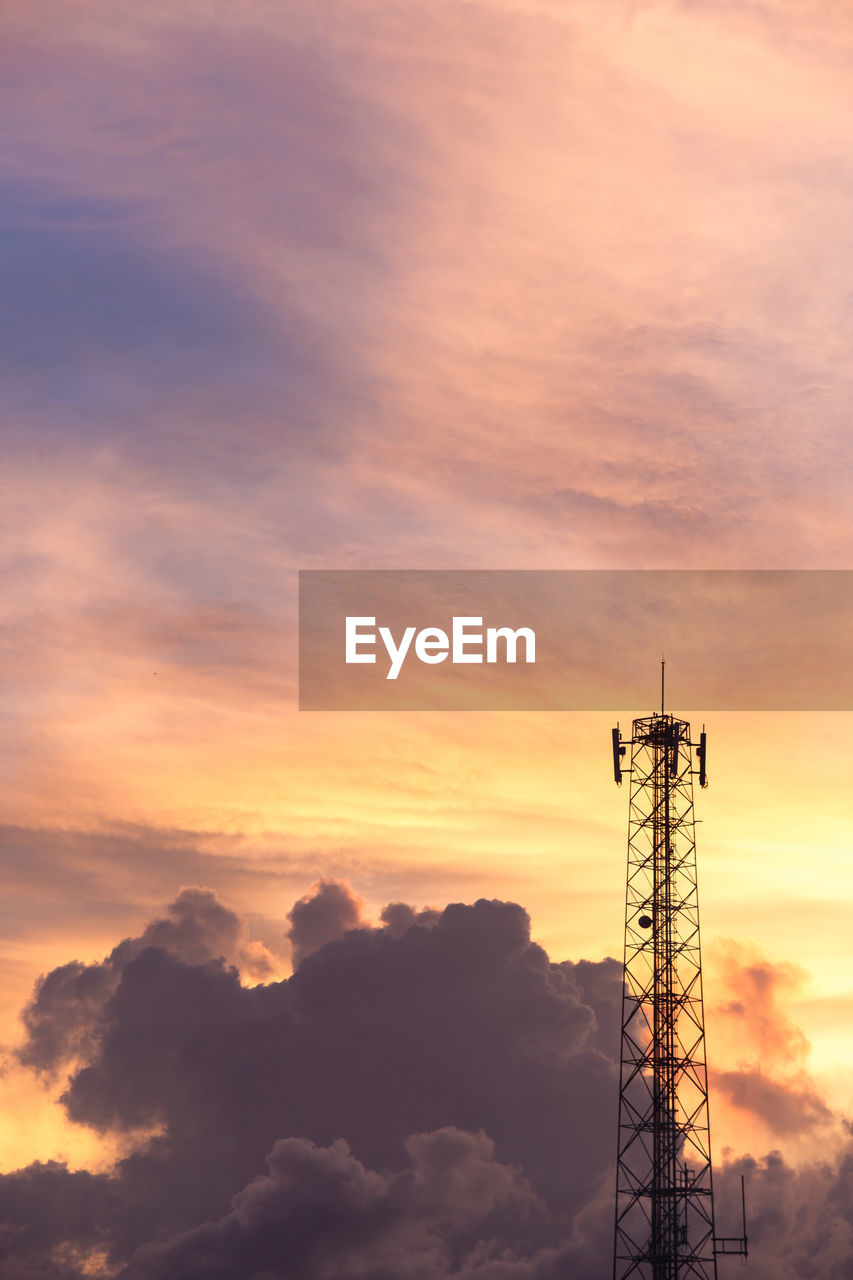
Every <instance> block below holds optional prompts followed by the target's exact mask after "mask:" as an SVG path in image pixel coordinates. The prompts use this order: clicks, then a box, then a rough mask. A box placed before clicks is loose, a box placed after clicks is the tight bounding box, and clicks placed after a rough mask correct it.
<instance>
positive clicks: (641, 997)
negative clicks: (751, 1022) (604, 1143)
mask: <svg viewBox="0 0 853 1280" xmlns="http://www.w3.org/2000/svg"><path fill="white" fill-rule="evenodd" d="M661 706H662V707H663V698H662V699H661ZM627 745H628V744H627V743H626V744H625V745H622V738H621V735H620V733H619V730H618V728H617V729H614V730H613V763H614V772H615V776H616V781H617V782H620V783H621V781H622V774H623V772H627V773H629V774H630V803H629V817H628V882H627V895H626V901H625V975H624V987H623V997H622V1052H621V1076H620V1089H619V1138H618V1156H617V1175H616V1223H615V1240H614V1251H613V1280H628V1277H634V1280H686V1278H687V1277H698V1278H699V1280H716V1277H717V1255H718V1254H721V1253H739V1254H743V1255H744V1256H745V1255H746V1243H747V1242H746V1225H745V1222H744V1234H743V1236H742V1237H728V1238H720V1237H718V1236H717V1235H716V1232H715V1226H714V1192H713V1178H712V1170H711V1134H710V1124H709V1118H708V1076H707V1065H706V1058H705V1020H704V1013H703V1003H702V962H701V954H700V947H699V899H698V892H697V880H696V840H695V828H694V810H693V777H694V773H697V774H698V776H699V781H700V784H701V785H702V786H705V785H707V784H706V775H705V754H706V738H705V734H704V732H703V733H702V734H701V736H700V740H699V742H698V743H694V742H692V741H691V738H690V725H689V724H688V723H687V722H686V721H684V720H679V719H677V718H676V717H675V716H672V715H667V714H665V713H664V711H663V710H661V712H660V714H654V715H651V716H648V717H646V718H644V719H639V720H635V721H634V722H633V729H632V734H631V739H630V747H631V757H630V760H631V764H630V769H625V770H623V769H622V757H623V756H624V755H625V753H626V749H627ZM694 757H695V762H696V767H695V768H694Z"/></svg>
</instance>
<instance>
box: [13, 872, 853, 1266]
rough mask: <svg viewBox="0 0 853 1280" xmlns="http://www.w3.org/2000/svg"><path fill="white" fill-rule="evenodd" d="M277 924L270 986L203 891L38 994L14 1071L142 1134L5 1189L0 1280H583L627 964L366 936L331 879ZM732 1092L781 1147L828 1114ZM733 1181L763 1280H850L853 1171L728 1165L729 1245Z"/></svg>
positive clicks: (112, 1128)
mask: <svg viewBox="0 0 853 1280" xmlns="http://www.w3.org/2000/svg"><path fill="white" fill-rule="evenodd" d="M289 920H290V931H291V936H292V939H293V941H294V944H295V947H296V949H297V952H298V955H299V965H298V968H297V969H296V970H295V972H294V974H293V976H292V977H291V978H289V979H287V980H286V981H282V982H271V983H267V984H265V985H258V986H254V987H247V986H244V985H241V982H240V980H239V974H238V971H237V969H236V968H235V967H234V966H233V965H232V964H229V963H228V956H233V955H234V954H235V952H239V950H240V948H241V947H242V946H244V945H245V934H244V932H243V930H242V928H241V926H240V922H239V920H238V919H237V918H236V916H234V914H233V913H232V912H230V911H229V910H228V909H227V908H225V907H224V906H223V905H222V904H221V903H220V902H218V901H217V900H216V898H215V897H213V895H211V894H210V893H207V892H205V891H203V890H199V889H192V890H185V891H184V892H183V893H182V894H181V896H180V897H179V899H178V900H177V902H176V903H174V904H173V905H172V907H171V908H170V909H169V911H168V912H167V913H166V914H165V915H164V916H163V917H162V918H161V919H158V920H155V921H154V922H153V923H152V924H151V925H149V926H148V927H147V928H146V929H145V930H144V931H143V932H142V933H141V934H140V936H139V937H138V938H134V939H128V940H126V941H125V942H123V943H121V944H120V945H119V946H118V947H116V948H115V949H114V951H113V952H112V953H111V954H110V956H109V957H107V959H106V960H105V961H103V962H102V964H101V965H88V966H86V965H80V964H69V965H65V966H62V967H61V968H59V969H57V970H55V971H54V972H53V973H51V974H48V975H47V976H46V977H45V978H44V979H42V981H41V982H40V984H39V986H38V988H37V991H36V993H35V996H34V999H33V1001H32V1003H31V1005H30V1006H29V1008H28V1010H27V1016H26V1026H27V1031H28V1040H27V1043H26V1045H25V1047H24V1049H23V1050H22V1057H23V1058H24V1060H25V1061H27V1062H29V1063H31V1064H33V1065H35V1066H38V1067H42V1068H45V1067H50V1068H52V1069H54V1070H57V1069H59V1068H61V1067H64V1068H65V1070H66V1071H68V1072H69V1076H68V1082H67V1087H66V1089H65V1092H64V1095H63V1103H64V1105H65V1107H66V1109H67V1111H68V1114H69V1116H70V1117H71V1118H72V1119H73V1120H76V1121H77V1122H78V1123H80V1124H84V1125H87V1126H90V1127H92V1128H94V1129H95V1130H98V1131H100V1132H105V1133H107V1132H109V1133H114V1134H128V1135H130V1136H131V1137H132V1136H133V1135H134V1133H136V1134H138V1133H139V1132H143V1133H146V1132H147V1133H148V1134H149V1135H152V1134H153V1136H148V1137H147V1138H145V1139H144V1140H142V1139H140V1138H138V1137H137V1138H136V1143H137V1145H136V1148H135V1149H134V1150H133V1151H132V1153H131V1154H129V1155H127V1156H125V1157H124V1158H123V1159H121V1160H119V1162H118V1163H117V1165H116V1167H115V1169H114V1170H113V1172H112V1173H111V1174H99V1175H91V1174H74V1173H70V1172H69V1171H68V1170H67V1169H65V1168H64V1166H61V1165H49V1166H44V1165H34V1166H32V1167H31V1168H29V1169H25V1170H20V1171H18V1172H17V1173H11V1174H7V1175H5V1176H3V1177H0V1224H2V1226H0V1280H29V1278H30V1276H31V1275H32V1276H33V1277H34V1276H36V1275H50V1276H51V1277H61V1280H82V1277H83V1276H84V1275H85V1274H91V1273H92V1272H93V1270H95V1269H96V1266H95V1264H96V1263H98V1264H100V1263H101V1262H106V1263H108V1265H109V1268H110V1273H111V1274H116V1275H119V1276H121V1277H122V1280H179V1278H180V1280H445V1278H447V1280H449V1278H450V1277H454V1278H455V1280H569V1278H571V1280H599V1278H600V1276H601V1274H602V1273H604V1272H605V1271H606V1269H607V1267H608V1265H609V1256H610V1253H609V1251H610V1247H611V1240H612V1191H613V1187H612V1180H613V1173H612V1155H613V1153H612V1149H611V1147H612V1136H613V1121H614V1116H615V1097H616V1069H615V1060H614V1055H615V1053H616V1051H617V1049H618V1028H619V1008H620V1002H621V973H620V966H619V965H618V963H617V962H616V961H614V960H606V961H603V962H601V963H594V962H590V961H581V962H577V963H572V962H569V961H564V962H562V963H556V964H555V963H552V962H551V961H550V960H549V958H548V956H547V955H546V953H545V952H544V951H543V950H542V948H541V947H539V946H538V945H536V944H535V943H533V942H532V941H531V938H530V929H529V920H528V917H527V914H526V913H525V912H524V910H523V909H522V908H521V907H519V906H517V905H515V904H513V903H506V902H498V901H488V900H480V901H479V902H476V903H475V904H473V905H470V906H469V905H463V904H453V905H451V906H448V907H446V908H445V909H444V910H443V911H441V912H438V911H433V910H425V911H417V910H415V909H414V908H412V907H410V906H407V905H406V904H402V903H393V904H391V906H389V907H388V908H386V909H385V910H384V911H383V912H382V917H381V920H382V923H381V924H380V925H379V926H378V927H372V926H370V925H368V924H366V923H365V922H364V920H363V917H362V915H361V910H360V904H359V900H358V898H357V897H356V895H355V894H354V893H353V891H352V890H351V889H350V888H349V886H347V885H346V884H344V883H343V882H340V881H332V880H325V881H320V882H318V883H317V884H316V886H315V887H314V889H313V891H312V892H311V893H309V894H307V895H305V896H304V897H303V898H302V899H301V900H300V901H299V902H298V903H297V904H296V907H295V908H294V910H293V911H292V912H291V914H290V917H289ZM321 934H323V935H324V936H326V938H327V940H326V941H325V942H322V941H321ZM777 994H778V993H777ZM733 1016H736V1014H735V1015H733ZM762 1034H763V1035H765V1036H766V1037H770V1038H772V1037H773V1035H774V1034H775V1033H774V1032H773V1029H772V1027H771V1026H770V1025H769V1022H767V1024H766V1025H765V1028H764V1031H763V1033H762ZM737 1074H738V1073H730V1075H732V1076H734V1075H737ZM747 1083H748V1082H746V1083H745V1082H744V1080H741V1079H740V1078H739V1079H738V1080H733V1079H725V1078H724V1084H725V1087H726V1088H727V1090H728V1092H729V1095H730V1096H732V1097H734V1096H735V1095H736V1098H735V1100H737V1101H739V1105H741V1104H742V1105H745V1106H748V1107H749V1108H750V1109H751V1110H753V1111H755V1112H756V1113H761V1111H762V1108H763V1109H764V1111H767V1112H768V1118H769V1119H771V1120H772V1122H773V1123H775V1124H776V1125H777V1127H779V1128H780V1129H784V1126H785V1125H786V1124H788V1125H789V1126H790V1125H792V1124H794V1123H795V1121H796V1118H797V1116H799V1117H800V1122H799V1123H800V1124H801V1125H802V1124H805V1125H806V1126H808V1124H810V1123H812V1121H811V1119H810V1117H816V1119H815V1120H814V1123H817V1120H818V1119H820V1118H821V1117H822V1115H823V1111H822V1108H823V1107H824V1104H823V1103H822V1101H821V1100H820V1098H819V1097H818V1096H815V1097H814V1098H811V1097H810V1098H808V1099H797V1098H792V1097H791V1096H789V1095H788V1094H786V1093H785V1087H784V1086H782V1085H779V1084H778V1083H774V1082H773V1081H764V1082H763V1083H762V1089H763V1093H762V1094H761V1097H757V1096H756V1095H755V1092H754V1089H753V1092H752V1093H750V1092H749V1088H748V1087H747ZM754 1083H755V1082H754V1081H753V1082H752V1084H753V1085H754ZM738 1090H740V1092H738ZM768 1108H769V1109H770V1111H768ZM798 1108H799V1110H798ZM771 1111H772V1116H771V1115H770V1112H771ZM741 1170H743V1171H745V1172H746V1175H747V1179H748V1185H749V1192H748V1196H749V1202H750V1238H751V1242H752V1245H751V1247H752V1248H753V1250H754V1251H755V1253H756V1254H758V1255H759V1261H758V1262H757V1264H755V1265H753V1264H751V1273H750V1274H751V1275H752V1276H753V1280H771V1277H772V1278H773V1280H794V1278H795V1277H796V1278H797V1280H800V1278H805V1280H841V1277H846V1278H848V1280H849V1274H850V1266H851V1263H853V1249H851V1246H850V1224H851V1221H853V1208H851V1206H853V1157H850V1158H849V1159H847V1158H844V1159H842V1160H841V1161H839V1162H838V1163H837V1164H835V1165H833V1164H831V1163H829V1162H827V1163H826V1164H823V1165H815V1166H810V1167H806V1168H801V1169H793V1168H792V1167H790V1166H789V1165H787V1164H786V1163H785V1161H784V1160H783V1159H782V1157H781V1156H778V1155H772V1156H769V1157H767V1158H765V1159H764V1160H763V1161H756V1160H752V1159H748V1160H745V1161H742V1162H741V1163H740V1164H739V1165H732V1166H723V1167H720V1168H719V1169H718V1171H717V1183H718V1210H719V1212H718V1216H719V1219H720V1223H721V1224H724V1226H721V1230H725V1231H726V1232H727V1233H728V1232H731V1233H734V1232H735V1231H736V1230H737V1223H738V1221H739V1218H738V1203H737V1199H738V1177H739V1174H740V1172H741ZM791 1259H795V1260H796V1261H795V1262H793V1261H791ZM39 1267H40V1268H41V1270H39ZM51 1268H53V1270H51ZM845 1268H847V1269H846V1270H845Z"/></svg>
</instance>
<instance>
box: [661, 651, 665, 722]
mask: <svg viewBox="0 0 853 1280" xmlns="http://www.w3.org/2000/svg"><path fill="white" fill-rule="evenodd" d="M665 666H666V658H661V660H660V713H661V715H663V688H664V683H663V682H664V667H665Z"/></svg>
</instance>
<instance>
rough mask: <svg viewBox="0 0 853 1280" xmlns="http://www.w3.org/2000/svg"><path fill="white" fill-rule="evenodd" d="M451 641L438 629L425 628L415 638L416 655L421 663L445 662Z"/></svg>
mask: <svg viewBox="0 0 853 1280" xmlns="http://www.w3.org/2000/svg"><path fill="white" fill-rule="evenodd" d="M449 647H450V641H449V640H448V639H447V632H446V631H441V630H440V628H438V627H424V629H423V631H419V632H418V634H417V636H416V637H415V653H416V654H417V656H418V657H419V658H420V660H421V662H432V663H434V662H444V659H445V658H446V657H447V651H448V649H449Z"/></svg>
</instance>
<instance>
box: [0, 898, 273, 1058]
mask: <svg viewBox="0 0 853 1280" xmlns="http://www.w3.org/2000/svg"><path fill="white" fill-rule="evenodd" d="M149 947H156V948H159V949H161V950H162V951H164V952H166V953H168V954H169V955H172V956H175V957H179V958H180V959H181V960H183V961H184V962H185V963H186V964H188V965H199V964H204V963H206V962H208V961H215V960H220V959H221V960H225V961H227V962H228V963H230V964H233V965H236V966H238V967H239V969H240V970H241V971H242V972H243V973H244V974H245V975H246V976H247V977H251V978H255V979H261V978H264V977H268V976H269V975H270V974H271V973H272V972H273V970H274V968H275V961H274V959H273V957H272V956H271V955H270V953H269V951H267V949H266V947H264V946H263V945H262V944H260V943H258V942H253V941H250V940H249V939H248V937H247V936H246V929H245V925H244V923H243V922H242V920H241V919H240V917H239V916H238V915H237V914H236V913H235V912H234V911H231V910H230V909H229V908H228V907H225V906H223V905H222V903H221V902H220V901H219V899H218V898H217V897H216V894H215V893H213V892H212V891H211V890H210V889H199V888H186V889H182V890H181V892H180V893H179V894H178V897H177V898H176V899H175V901H174V902H173V903H172V904H171V905H170V906H169V907H168V908H167V914H166V915H165V916H164V917H163V918H162V919H159V920H152V921H151V923H150V924H148V925H147V926H146V928H145V930H144V931H143V933H142V934H141V935H140V936H139V937H138V938H126V939H125V940H124V941H123V942H120V943H119V944H118V946H117V947H115V948H114V949H113V950H112V951H111V952H110V954H109V955H108V956H107V957H106V958H105V959H104V960H103V961H101V962H100V963H99V964H82V963H81V962H80V961H79V960H72V961H70V962H69V963H68V964H65V965H61V966H60V967H59V968H58V969H54V970H52V971H51V972H50V973H49V974H46V975H45V976H44V977H42V978H41V979H39V982H38V983H37V985H36V989H35V992H34V994H33V997H32V999H31V1000H30V1002H29V1004H28V1005H27V1006H26V1008H25V1009H24V1011H23V1013H22V1019H23V1022H24V1026H25V1028H26V1032H27V1039H26V1043H25V1044H24V1046H23V1048H22V1049H21V1051H20V1054H19V1056H20V1059H21V1061H22V1062H23V1063H24V1064H25V1065H27V1066H32V1067H36V1068H38V1069H39V1070H42V1071H45V1072H52V1071H55V1070H56V1069H57V1068H58V1067H59V1066H61V1065H62V1064H67V1063H69V1062H70V1061H73V1060H74V1059H76V1058H85V1057H86V1055H87V1054H88V1053H91V1052H92V1051H93V1049H94V1046H95V1044H96V1042H97V1037H98V1035H99V1034H100V1031H101V1030H102V1023H103V1017H104V1013H105V1009H106V1007H107V1004H108V1001H109V1000H110V998H111V997H112V996H113V995H114V994H115V992H116V990H117V988H118V987H119V985H120V983H121V979H122V974H123V972H124V969H125V967H126V965H127V964H128V962H129V961H130V960H131V959H132V958H133V957H135V956H138V955H139V954H140V953H141V952H143V951H144V950H145V949H146V948H149Z"/></svg>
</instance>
